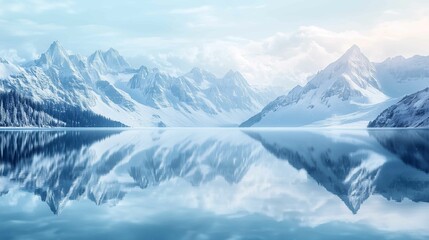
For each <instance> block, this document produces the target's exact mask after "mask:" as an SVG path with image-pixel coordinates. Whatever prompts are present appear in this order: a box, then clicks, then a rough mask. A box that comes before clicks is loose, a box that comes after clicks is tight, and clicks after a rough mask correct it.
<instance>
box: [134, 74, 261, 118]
mask: <svg viewBox="0 0 429 240" xmlns="http://www.w3.org/2000/svg"><path fill="white" fill-rule="evenodd" d="M128 87H129V88H130V89H133V90H137V91H138V93H137V94H134V95H133V96H135V98H136V99H138V100H139V101H140V102H141V103H142V104H145V105H149V106H152V107H154V108H174V109H177V110H183V111H187V112H191V111H192V110H193V111H203V112H206V113H207V114H212V115H216V114H217V113H219V112H231V111H234V110H241V111H249V112H250V111H252V110H255V109H258V108H260V107H261V105H260V103H262V102H264V99H263V98H261V97H259V96H258V94H257V93H256V92H255V90H253V89H252V88H251V87H250V85H249V84H248V83H247V81H246V80H245V79H244V78H243V76H242V75H241V74H240V73H239V72H233V71H230V72H228V73H227V74H226V75H225V76H224V77H223V78H217V77H216V76H215V75H213V74H211V73H209V72H207V71H204V70H201V69H199V68H194V69H192V70H191V71H190V72H189V73H187V74H185V75H183V76H181V77H172V76H170V75H167V74H165V73H161V72H160V71H159V70H158V69H148V68H147V67H144V66H142V67H141V68H140V69H139V71H138V73H136V74H135V75H134V76H133V77H132V78H131V79H130V81H129V82H128Z"/></svg>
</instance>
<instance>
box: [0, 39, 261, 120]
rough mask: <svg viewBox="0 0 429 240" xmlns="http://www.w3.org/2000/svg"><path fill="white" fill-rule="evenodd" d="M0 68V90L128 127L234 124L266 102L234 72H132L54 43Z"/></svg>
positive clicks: (115, 60) (122, 63)
mask: <svg viewBox="0 0 429 240" xmlns="http://www.w3.org/2000/svg"><path fill="white" fill-rule="evenodd" d="M0 70H1V72H0V76H1V78H0V91H10V90H15V91H17V92H19V93H22V94H24V95H26V96H28V97H30V98H32V99H34V100H35V101H51V102H56V103H66V104H69V105H73V106H79V107H81V108H83V109H85V110H90V111H93V112H95V113H96V114H100V115H103V116H105V117H107V118H110V119H112V120H115V121H119V122H122V123H124V124H126V125H128V126H159V125H164V126H165V125H166V126H223V125H234V124H237V123H238V122H241V121H242V120H244V119H246V118H247V117H248V116H250V115H251V114H253V113H254V112H256V111H258V110H259V109H260V108H261V106H263V105H264V104H265V103H266V102H268V99H267V98H266V97H261V96H259V94H258V93H257V91H256V90H255V89H253V88H252V87H251V86H250V85H249V84H248V83H247V81H246V80H245V79H244V78H243V76H242V75H241V74H240V73H238V72H232V71H231V72H230V73H228V74H226V75H225V77H223V78H217V77H215V76H214V75H213V74H211V73H208V72H206V71H203V70H199V69H194V70H192V71H191V72H190V73H188V74H185V75H183V76H179V77H173V76H170V75H168V74H166V73H162V72H160V71H159V70H156V69H148V68H147V67H144V66H142V67H141V68H140V69H138V70H137V69H132V67H130V65H129V64H128V63H127V62H126V60H125V59H124V58H123V57H122V56H121V55H120V54H119V53H118V51H116V50H114V49H109V50H108V51H106V52H102V51H96V52H95V53H94V54H92V55H91V56H89V57H88V58H86V57H83V56H81V55H74V54H69V53H68V51H66V50H65V49H64V48H63V47H62V46H61V44H60V43H59V42H58V41H55V42H54V43H52V44H51V46H50V47H49V49H48V50H47V51H46V52H45V53H43V54H42V55H41V56H40V58H39V59H37V60H35V61H32V62H30V63H27V64H25V65H23V66H18V65H15V64H12V63H10V62H7V61H5V60H2V61H1V63H0ZM198 71H199V72H200V73H197V72H198ZM202 72H204V73H202ZM202 75H205V76H204V79H202Z"/></svg>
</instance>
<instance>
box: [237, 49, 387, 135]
mask: <svg viewBox="0 0 429 240" xmlns="http://www.w3.org/2000/svg"><path fill="white" fill-rule="evenodd" d="M387 99H388V97H387V96H386V95H385V94H384V93H383V92H382V91H381V89H380V86H379V83H378V81H377V79H376V70H375V66H374V64H372V63H371V62H370V61H369V60H368V58H367V57H366V56H365V55H363V54H362V52H361V51H360V49H359V47H357V46H356V45H354V46H353V47H351V48H350V49H349V50H348V51H347V52H346V53H345V54H344V55H343V56H341V57H340V58H339V59H338V60H337V61H335V62H334V63H331V64H330V65H329V66H327V67H326V68H325V69H324V70H322V71H320V72H319V73H317V74H316V75H315V76H314V77H313V78H312V79H311V80H310V81H309V82H308V83H307V84H306V85H305V86H304V87H301V86H297V87H295V88H294V89H292V90H291V91H290V92H289V93H288V94H287V95H284V96H280V97H278V98H277V99H276V100H274V101H273V102H271V103H270V104H268V105H267V106H266V107H265V108H264V109H263V110H262V112H260V113H258V114H257V115H255V116H254V117H252V118H250V119H249V120H247V121H246V122H244V123H243V124H242V126H244V127H249V126H302V125H308V124H311V123H314V122H317V121H321V120H325V119H328V118H330V117H334V116H336V115H346V114H350V113H353V112H356V111H359V110H360V109H363V108H366V107H368V106H372V105H376V104H379V103H382V102H384V101H385V100H387Z"/></svg>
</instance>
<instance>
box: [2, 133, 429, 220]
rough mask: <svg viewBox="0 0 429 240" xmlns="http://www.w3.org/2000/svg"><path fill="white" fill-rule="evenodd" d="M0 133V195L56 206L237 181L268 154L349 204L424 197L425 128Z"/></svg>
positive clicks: (428, 193)
mask: <svg viewBox="0 0 429 240" xmlns="http://www.w3.org/2000/svg"><path fill="white" fill-rule="evenodd" d="M0 140H1V141H0V159H1V161H0V177H1V179H0V180H2V182H3V183H4V184H2V185H3V186H2V188H1V189H0V192H1V195H7V194H9V192H10V190H11V189H17V188H18V189H20V191H25V192H30V193H34V194H35V195H38V196H39V197H40V199H41V200H42V201H44V202H46V203H47V204H48V205H49V207H50V209H51V211H52V212H53V213H55V214H58V213H60V212H61V211H62V210H63V209H64V208H65V207H66V206H68V204H67V203H68V202H70V201H73V200H79V199H88V200H90V201H92V202H94V203H96V204H97V205H101V204H107V205H111V206H113V205H116V204H117V203H118V202H119V201H125V200H124V199H126V194H127V193H129V192H135V191H142V190H143V191H145V192H151V191H155V189H156V188H158V187H159V186H161V185H166V184H167V185H168V184H172V185H173V186H174V185H175V182H176V181H182V180H184V181H185V182H187V183H188V184H190V185H191V186H192V187H193V188H204V187H205V186H207V185H210V184H213V182H216V181H218V179H223V180H224V181H225V182H226V184H228V185H230V186H235V185H240V184H241V182H242V181H243V179H248V178H252V177H254V176H253V174H254V172H255V171H256V170H258V169H259V168H260V166H261V164H262V165H263V164H266V163H267V162H269V161H274V162H282V163H285V161H287V162H286V164H288V165H290V166H292V167H293V168H292V169H297V170H305V172H306V174H307V175H308V176H309V177H310V179H314V180H315V181H316V182H317V183H318V184H319V185H320V188H323V189H326V190H327V191H328V192H330V193H331V194H334V195H335V196H337V197H338V198H339V199H341V200H342V201H343V202H344V203H345V205H346V206H347V207H348V208H349V209H350V210H351V211H352V212H353V213H355V214H356V213H357V212H358V211H359V209H360V207H361V205H362V204H363V203H364V202H365V201H366V200H367V199H368V198H370V197H371V196H372V195H381V196H383V197H384V198H385V199H387V200H390V199H393V200H396V201H402V200H403V199H404V198H407V199H410V200H412V201H416V202H428V201H429V175H428V170H429V167H428V166H429V163H428V156H429V148H428V143H427V142H428V132H425V131H400V132H399V131H369V132H367V131H349V132H344V131H253V130H252V131H245V132H242V131H238V130H228V131H227V130H204V131H198V132H197V131H195V130H129V131H122V132H121V131H104V130H98V131H1V132H0ZM252 171H253V173H252ZM266 171H268V172H266V174H267V175H274V173H275V171H276V169H275V167H274V166H273V165H268V168H267V169H266ZM288 177H290V176H289V175H287V174H285V175H284V176H281V177H280V178H283V179H284V178H288ZM267 181H268V182H267ZM310 181H312V180H310ZM258 184H268V185H273V186H274V185H275V184H276V183H275V182H270V181H269V180H261V181H260V182H258ZM278 187H279V188H280V189H281V188H282V186H278ZM178 188H180V187H179V186H178ZM255 188H256V186H255ZM284 188H287V186H284ZM179 190H180V189H179ZM249 190H251V189H249ZM216 191H218V192H220V191H221V189H218V190H216ZM216 191H215V192H213V193H211V194H217V193H216ZM272 191H273V192H275V190H274V188H273V190H272ZM277 191H278V190H277ZM294 195H297V196H298V195H304V196H305V195H306V194H305V193H302V192H297V193H294ZM268 196H270V193H268ZM285 201H287V199H285ZM267 202H268V204H269V203H270V201H269V199H268V200H267ZM117 207H120V206H117ZM278 211H283V210H282V209H278Z"/></svg>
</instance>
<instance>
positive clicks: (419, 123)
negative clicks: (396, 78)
mask: <svg viewBox="0 0 429 240" xmlns="http://www.w3.org/2000/svg"><path fill="white" fill-rule="evenodd" d="M368 127H429V88H426V89H424V90H421V91H419V92H416V93H414V94H411V95H408V96H406V97H404V98H403V99H402V100H401V101H399V102H398V103H396V104H394V105H392V106H391V107H389V108H387V109H386V110H384V111H383V112H382V113H381V114H380V115H379V116H378V117H377V118H376V119H375V120H373V121H371V122H370V123H369V124H368Z"/></svg>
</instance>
